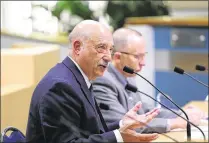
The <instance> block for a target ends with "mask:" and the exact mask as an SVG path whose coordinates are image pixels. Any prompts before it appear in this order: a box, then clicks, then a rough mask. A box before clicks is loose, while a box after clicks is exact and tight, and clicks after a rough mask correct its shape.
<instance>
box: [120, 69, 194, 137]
mask: <svg viewBox="0 0 209 143" xmlns="http://www.w3.org/2000/svg"><path fill="white" fill-rule="evenodd" d="M123 71H124V72H127V73H130V74H136V75H138V76H140V77H141V78H143V79H144V80H146V81H147V82H148V83H149V84H150V85H152V86H153V87H154V88H155V89H156V90H157V91H158V92H160V93H161V94H162V95H163V96H164V97H166V98H167V99H168V100H169V101H170V102H172V103H173V104H174V105H175V106H176V107H177V108H178V109H179V110H181V111H182V112H183V113H184V115H185V116H186V118H187V120H189V117H188V115H187V114H186V112H185V111H184V110H183V109H181V108H180V107H179V106H178V105H177V104H176V103H175V102H173V101H172V100H170V98H169V97H167V95H165V94H164V93H163V92H162V91H160V90H159V89H158V88H157V87H156V86H154V85H153V84H152V83H151V82H150V81H149V80H147V79H146V78H144V77H143V76H141V75H140V74H138V73H137V72H135V71H134V70H133V69H132V68H130V67H127V66H125V67H124V68H123ZM187 140H188V141H191V126H190V124H189V122H187Z"/></svg>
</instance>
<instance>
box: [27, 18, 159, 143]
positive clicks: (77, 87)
mask: <svg viewBox="0 0 209 143" xmlns="http://www.w3.org/2000/svg"><path fill="white" fill-rule="evenodd" d="M69 39H70V44H71V51H70V54H69V56H68V57H66V58H65V59H64V60H63V61H62V62H61V63H58V64H57V65H55V66H54V67H52V69H50V70H49V72H48V73H47V74H46V75H45V76H44V77H43V79H42V80H41V81H40V82H39V84H38V85H37V87H36V89H35V91H34V93H33V96H32V100H31V104H30V111H29V117H28V125H27V132H26V141H27V142H36V143H42V142H45V143H47V142H50V143H51V142H55V143H60V142H68V143H69V142H83V143H84V142H85V143H86V142H94V143H95V142H110V143H115V142H132V141H134V142H140V141H143V142H149V141H152V140H155V139H156V138H157V137H158V135H157V134H140V133H137V132H136V131H135V130H134V129H135V128H138V127H143V126H144V124H147V123H148V122H149V121H150V120H152V119H153V118H154V117H155V116H156V115H157V114H158V112H159V111H158V110H157V109H154V110H153V111H151V112H149V113H148V114H145V115H143V116H142V115H138V114H137V113H136V112H137V110H138V109H140V107H141V105H140V104H136V105H135V106H134V107H133V108H132V109H131V110H130V111H128V112H127V114H126V115H125V114H124V115H125V116H121V122H123V124H122V125H121V126H119V121H117V122H115V123H113V124H111V125H110V124H109V125H108V127H107V125H106V124H105V121H104V119H103V117H102V114H101V112H100V110H99V107H98V106H97V103H95V99H94V97H93V96H92V94H91V82H90V81H91V80H94V79H96V78H97V77H98V76H102V75H103V73H104V71H105V70H106V67H107V65H108V62H110V61H111V51H112V47H113V38H112V33H111V32H110V31H109V30H108V29H107V28H106V27H105V26H104V25H102V24H101V23H99V22H96V21H92V20H85V21H82V22H81V23H79V24H78V25H77V26H76V27H75V28H74V29H73V31H72V32H71V33H70V36H69ZM142 122H143V123H142Z"/></svg>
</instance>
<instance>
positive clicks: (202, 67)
mask: <svg viewBox="0 0 209 143" xmlns="http://www.w3.org/2000/svg"><path fill="white" fill-rule="evenodd" d="M195 69H196V70H198V71H205V70H207V71H208V69H206V67H204V66H201V65H196V66H195Z"/></svg>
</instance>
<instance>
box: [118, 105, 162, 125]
mask: <svg viewBox="0 0 209 143" xmlns="http://www.w3.org/2000/svg"><path fill="white" fill-rule="evenodd" d="M141 106H142V103H141V102H138V103H137V104H136V105H135V106H134V107H133V108H132V109H130V110H129V111H128V112H127V113H126V114H125V116H123V118H122V127H123V126H129V129H135V128H140V127H143V126H145V125H146V124H147V123H149V122H150V121H151V120H152V119H153V118H154V117H155V116H157V115H158V113H159V109H157V108H155V109H153V110H151V111H150V112H148V113H146V114H143V115H138V114H137V111H138V110H139V109H140V108H141Z"/></svg>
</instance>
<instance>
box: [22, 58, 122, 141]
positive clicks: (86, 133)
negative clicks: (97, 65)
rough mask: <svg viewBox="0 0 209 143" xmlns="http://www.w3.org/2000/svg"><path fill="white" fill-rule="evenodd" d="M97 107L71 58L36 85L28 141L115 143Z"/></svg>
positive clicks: (31, 107)
mask: <svg viewBox="0 0 209 143" xmlns="http://www.w3.org/2000/svg"><path fill="white" fill-rule="evenodd" d="M116 128H119V124H118V122H116V123H114V124H112V125H110V126H109V127H107V126H106V124H105V122H104V119H103V117H102V115H101V112H100V111H99V108H98V106H95V104H94V102H93V98H92V96H91V93H90V91H89V89H88V87H87V85H86V82H85V80H84V78H83V76H82V74H81V73H80V71H79V69H78V68H77V67H76V65H75V64H74V63H73V61H72V60H70V58H68V57H66V58H65V59H64V60H63V62H62V63H58V64H57V65H56V66H55V67H53V68H52V69H51V70H50V71H49V72H48V73H47V74H46V75H45V76H44V78H43V79H42V80H41V81H40V83H39V84H38V85H37V87H36V89H35V91H34V93H33V96H32V100H31V105H30V111H29V117H28V125H27V131H26V141H32V142H37V143H40V142H56V143H58V142H116V137H115V135H114V132H113V131H110V130H113V129H116Z"/></svg>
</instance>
